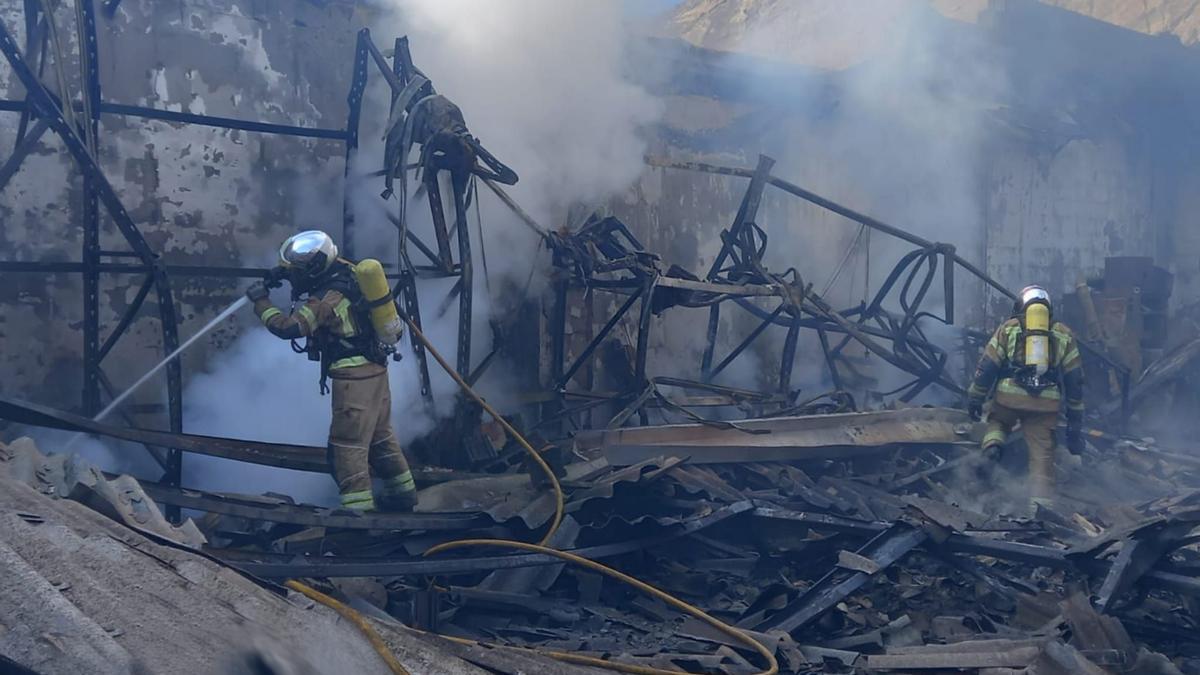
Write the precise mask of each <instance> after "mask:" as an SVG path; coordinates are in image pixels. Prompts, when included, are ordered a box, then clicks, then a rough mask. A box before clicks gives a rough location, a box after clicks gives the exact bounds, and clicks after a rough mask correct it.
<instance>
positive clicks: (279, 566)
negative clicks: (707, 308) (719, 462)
mask: <svg viewBox="0 0 1200 675" xmlns="http://www.w3.org/2000/svg"><path fill="white" fill-rule="evenodd" d="M753 508H754V507H753V505H752V504H751V503H750V502H748V501H742V502H735V503H733V504H730V505H728V506H724V507H722V508H719V509H716V510H714V511H713V512H712V513H710V514H708V515H705V516H701V517H698V518H693V519H690V520H685V521H683V522H681V523H679V524H678V525H677V526H675V527H673V528H671V529H667V530H664V531H663V532H660V533H657V534H655V535H652V536H648V537H640V538H637V539H632V540H629V541H623V542H617V543H613V544H603V545H600V546H590V547H587V548H578V549H568V550H569V552H570V553H574V554H575V555H578V556H582V557H584V558H588V559H591V560H599V559H603V558H611V557H614V556H619V555H625V554H627V553H633V552H635V551H640V550H643V549H648V548H653V547H655V546H659V545H662V544H666V543H669V542H672V541H675V540H677V539H680V538H682V537H686V536H689V535H691V534H693V533H695V532H699V531H701V530H703V529H705V528H707V527H709V526H712V525H716V524H717V523H720V522H724V521H726V520H729V519H730V518H733V517H735V516H737V515H738V514H742V513H746V512H748V511H750V510H752V509H753ZM209 552H210V553H213V554H215V555H217V556H220V551H215V550H211V551H209ZM227 562H228V563H229V564H230V565H232V566H234V567H236V568H238V569H241V570H242V571H244V572H246V573H248V574H254V575H257V576H261V577H268V578H281V577H292V578H295V577H329V578H336V577H393V576H406V575H421V576H430V575H438V576H450V575H456V574H470V573H474V572H483V571H488V570H500V569H515V568H518V567H535V566H542V565H561V564H562V560H560V559H559V558H555V557H554V556H551V555H545V554H541V553H523V554H516V555H498V556H484V557H473V558H449V557H437V558H416V559H412V560H363V559H357V560H353V559H351V560H345V559H343V560H339V559H338V558H331V557H318V558H303V557H297V559H296V560H295V561H292V562H252V561H246V560H240V559H232V558H230V559H228V560H227Z"/></svg>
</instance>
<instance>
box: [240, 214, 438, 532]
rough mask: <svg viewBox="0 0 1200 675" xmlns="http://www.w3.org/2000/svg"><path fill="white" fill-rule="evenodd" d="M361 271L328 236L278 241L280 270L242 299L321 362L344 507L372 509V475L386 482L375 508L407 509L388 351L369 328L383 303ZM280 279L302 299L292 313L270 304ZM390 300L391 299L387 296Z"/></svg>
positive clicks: (407, 476)
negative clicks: (374, 298)
mask: <svg viewBox="0 0 1200 675" xmlns="http://www.w3.org/2000/svg"><path fill="white" fill-rule="evenodd" d="M364 262H367V261H364ZM359 267H361V265H359V266H354V265H352V264H351V263H350V262H348V261H346V260H344V259H342V258H339V257H338V250H337V246H335V245H334V243H333V240H332V239H331V238H330V237H329V235H327V234H325V233H324V232H321V231H319V230H309V231H307V232H301V233H299V234H297V235H295V236H292V237H290V238H288V240H287V241H285V242H284V243H283V246H281V247H280V249H279V266H278V267H277V268H276V269H275V270H273V271H272V274H271V276H270V277H268V281H266V282H263V281H260V282H257V283H255V284H253V285H251V286H250V288H249V289H248V290H247V291H246V297H248V298H249V299H250V300H251V302H253V303H254V313H255V314H256V315H257V316H258V318H259V319H260V320H261V321H262V322H263V325H265V326H266V327H267V330H269V331H271V333H272V334H274V335H275V336H276V337H279V338H282V339H284V340H297V339H299V338H301V337H303V338H307V340H308V342H307V345H306V346H305V348H304V349H300V348H299V347H296V345H295V343H293V346H294V347H296V349H297V351H307V352H308V354H309V358H310V359H313V360H320V362H321V394H322V395H324V394H325V393H327V392H328V391H330V390H332V393H333V396H332V399H333V417H332V420H331V422H330V425H329V445H328V449H329V457H330V463H331V464H332V465H333V477H334V479H335V480H336V481H337V486H338V492H339V493H341V504H342V507H344V508H347V509H353V510H356V511H370V510H373V509H375V508H376V500H375V498H374V496H373V494H372V491H371V478H372V473H374V475H375V477H377V478H380V479H381V480H382V482H383V489H382V492H381V494H380V495H379V500H378V506H379V508H380V509H383V510H388V511H411V510H412V509H413V507H414V506H416V503H417V493H416V489H415V486H414V484H413V476H412V472H411V471H410V470H409V467H408V461H407V460H406V459H405V457H404V452H403V451H402V450H401V448H400V442H399V441H398V440H397V439H396V434H395V432H394V431H393V429H392V424H391V419H390V416H391V407H392V406H391V391H390V389H389V387H388V377H387V360H388V353H387V349H386V347H385V346H384V344H383V343H382V342H381V340H380V338H379V336H378V332H379V331H378V330H377V329H376V327H375V326H374V325H373V324H372V315H371V312H372V309H371V307H372V306H379V305H380V304H381V303H379V302H365V301H364V296H363V290H362V289H361V288H360V283H361V279H359V278H356V275H355V272H356V271H357V270H358V269H359ZM375 268H377V269H378V264H377V263H376V264H375ZM379 274H382V270H380V271H379ZM282 279H286V280H287V281H288V282H289V283H290V284H291V286H292V299H293V301H298V300H299V299H301V298H305V300H304V303H303V304H301V305H300V306H299V307H298V308H296V309H295V310H294V311H293V312H292V313H291V315H286V314H284V313H283V311H281V310H280V309H279V308H278V307H275V306H274V305H273V304H272V303H271V300H270V298H269V292H270V291H269V288H270V287H275V286H278V285H280V282H281V280H282ZM383 284H384V285H386V280H384V281H383ZM387 300H388V302H390V301H391V297H390V295H389V296H387ZM392 309H393V310H394V306H393V307H392ZM393 337H395V338H396V339H398V338H399V336H398V334H397V335H395V336H393ZM391 342H392V343H394V342H395V340H392V341H391ZM329 381H332V387H330V386H329V384H328V383H329Z"/></svg>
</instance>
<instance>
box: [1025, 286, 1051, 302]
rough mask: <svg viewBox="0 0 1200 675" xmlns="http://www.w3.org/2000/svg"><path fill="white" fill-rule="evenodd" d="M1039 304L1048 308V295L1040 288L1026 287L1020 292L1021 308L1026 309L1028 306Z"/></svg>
mask: <svg viewBox="0 0 1200 675" xmlns="http://www.w3.org/2000/svg"><path fill="white" fill-rule="evenodd" d="M1035 302H1040V303H1042V304H1043V305H1045V306H1047V307H1049V306H1050V294H1049V293H1048V292H1046V289H1044V288H1042V287H1041V286H1028V287H1026V288H1024V289H1022V290H1021V306H1022V307H1028V306H1029V305H1030V304H1032V303H1035Z"/></svg>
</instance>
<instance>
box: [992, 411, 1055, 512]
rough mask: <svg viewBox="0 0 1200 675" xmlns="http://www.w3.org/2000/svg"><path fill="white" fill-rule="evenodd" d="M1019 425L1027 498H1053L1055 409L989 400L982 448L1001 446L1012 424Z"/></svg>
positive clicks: (1033, 499)
mask: <svg viewBox="0 0 1200 675" xmlns="http://www.w3.org/2000/svg"><path fill="white" fill-rule="evenodd" d="M1018 424H1019V425H1020V427H1021V429H1022V430H1023V431H1024V432H1025V445H1026V446H1028V448H1029V485H1030V488H1029V490H1030V494H1029V497H1030V500H1031V501H1034V502H1038V501H1052V500H1053V499H1054V448H1055V437H1054V427H1055V426H1056V425H1057V424H1058V412H1057V411H1055V412H1045V411H1031V410H1017V409H1014V408H1009V407H1006V406H1003V405H1000V404H998V403H996V402H995V401H993V402H992V410H991V412H990V413H988V425H987V432H986V433H985V434H984V436H983V448H984V450H987V449H989V448H991V447H994V446H999V445H1003V444H1004V441H1005V439H1007V438H1008V435H1009V434H1010V433H1012V430H1013V427H1015V426H1017V425H1018Z"/></svg>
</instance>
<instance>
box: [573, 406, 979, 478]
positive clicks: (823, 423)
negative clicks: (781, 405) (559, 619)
mask: <svg viewBox="0 0 1200 675" xmlns="http://www.w3.org/2000/svg"><path fill="white" fill-rule="evenodd" d="M973 430H974V426H973V425H972V423H971V420H970V418H969V417H968V416H967V414H966V413H965V412H963V411H961V410H952V409H949V408H908V409H904V410H887V411H878V412H866V413H840V414H835V415H812V416H807V417H776V418H767V419H757V420H744V421H740V422H738V423H737V424H736V428H716V427H714V426H711V425H706V424H672V425H665V426H654V427H631V428H627V429H610V430H605V431H592V432H582V433H580V434H578V435H577V436H576V440H577V441H578V442H579V443H580V444H581V446H583V447H595V448H599V449H600V450H601V452H602V453H603V455H604V456H605V458H607V459H608V461H609V463H611V464H613V465H614V466H624V465H628V464H635V463H637V462H639V461H642V460H644V459H647V458H649V457H655V456H660V455H678V456H682V457H688V458H689V461H690V462H692V463H694V464H712V463H723V462H767V461H776V460H794V459H807V458H824V457H847V456H852V455H855V454H864V453H869V452H875V451H877V450H879V449H881V448H885V447H887V446H890V445H893V444H905V443H962V442H967V441H970V440H971V438H972V436H971V434H972V432H973ZM747 432H749V433H747Z"/></svg>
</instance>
